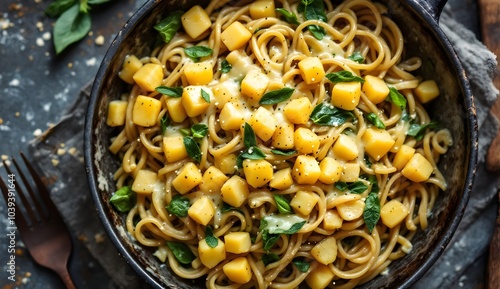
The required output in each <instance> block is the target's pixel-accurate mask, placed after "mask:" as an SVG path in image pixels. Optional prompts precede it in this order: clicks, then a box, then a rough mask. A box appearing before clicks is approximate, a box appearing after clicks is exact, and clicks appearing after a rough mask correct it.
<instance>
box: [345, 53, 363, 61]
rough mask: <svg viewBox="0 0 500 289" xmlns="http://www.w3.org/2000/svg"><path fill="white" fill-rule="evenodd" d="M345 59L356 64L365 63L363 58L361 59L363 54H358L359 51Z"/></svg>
mask: <svg viewBox="0 0 500 289" xmlns="http://www.w3.org/2000/svg"><path fill="white" fill-rule="evenodd" d="M347 59H350V60H352V61H354V62H357V63H363V62H365V58H364V57H363V54H361V52H359V51H356V52H354V53H353V54H351V55H349V56H348V57H347Z"/></svg>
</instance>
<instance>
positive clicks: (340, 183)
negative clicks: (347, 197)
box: [334, 182, 349, 192]
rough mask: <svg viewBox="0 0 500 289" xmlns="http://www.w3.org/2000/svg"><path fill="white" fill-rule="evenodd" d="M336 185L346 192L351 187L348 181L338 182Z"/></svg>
mask: <svg viewBox="0 0 500 289" xmlns="http://www.w3.org/2000/svg"><path fill="white" fill-rule="evenodd" d="M334 186H335V188H337V189H338V190H339V191H341V192H345V191H346V190H348V189H349V187H348V186H347V183H346V182H336V183H335V185H334Z"/></svg>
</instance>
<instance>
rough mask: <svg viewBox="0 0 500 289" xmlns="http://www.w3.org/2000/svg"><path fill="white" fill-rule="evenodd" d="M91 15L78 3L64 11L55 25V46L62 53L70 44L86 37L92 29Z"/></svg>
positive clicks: (57, 51)
mask: <svg viewBox="0 0 500 289" xmlns="http://www.w3.org/2000/svg"><path fill="white" fill-rule="evenodd" d="M90 27H91V19H90V15H89V14H87V13H83V12H81V11H80V5H79V4H78V3H76V4H74V5H73V6H71V7H70V8H69V9H67V10H66V11H64V12H63V13H62V14H61V15H60V16H59V18H57V21H56V23H55V25H54V31H53V34H54V46H55V49H56V53H57V54H59V53H61V52H62V51H63V50H64V49H65V48H66V47H68V46H69V45H70V44H72V43H75V42H77V41H79V40H80V39H82V38H84V37H85V36H86V35H87V33H88V32H89V31H90Z"/></svg>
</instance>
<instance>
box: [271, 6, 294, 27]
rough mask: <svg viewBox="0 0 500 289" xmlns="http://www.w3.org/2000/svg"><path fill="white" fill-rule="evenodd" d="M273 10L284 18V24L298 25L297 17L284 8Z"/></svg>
mask: <svg viewBox="0 0 500 289" xmlns="http://www.w3.org/2000/svg"><path fill="white" fill-rule="evenodd" d="M275 10H276V12H278V13H279V14H281V15H282V16H283V17H284V18H285V21H286V22H288V23H290V24H295V25H300V22H299V20H297V15H295V13H292V12H290V11H288V10H286V9H284V8H276V9H275Z"/></svg>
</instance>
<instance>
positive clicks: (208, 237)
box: [205, 226, 219, 248]
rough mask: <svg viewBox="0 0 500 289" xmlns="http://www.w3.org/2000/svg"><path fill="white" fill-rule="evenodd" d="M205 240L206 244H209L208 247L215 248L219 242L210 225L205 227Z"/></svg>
mask: <svg viewBox="0 0 500 289" xmlns="http://www.w3.org/2000/svg"><path fill="white" fill-rule="evenodd" d="M205 242H207V245H208V246H210V248H215V247H217V245H218V244H219V239H218V238H217V237H215V236H214V231H213V230H212V227H210V226H207V227H206V228H205Z"/></svg>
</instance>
